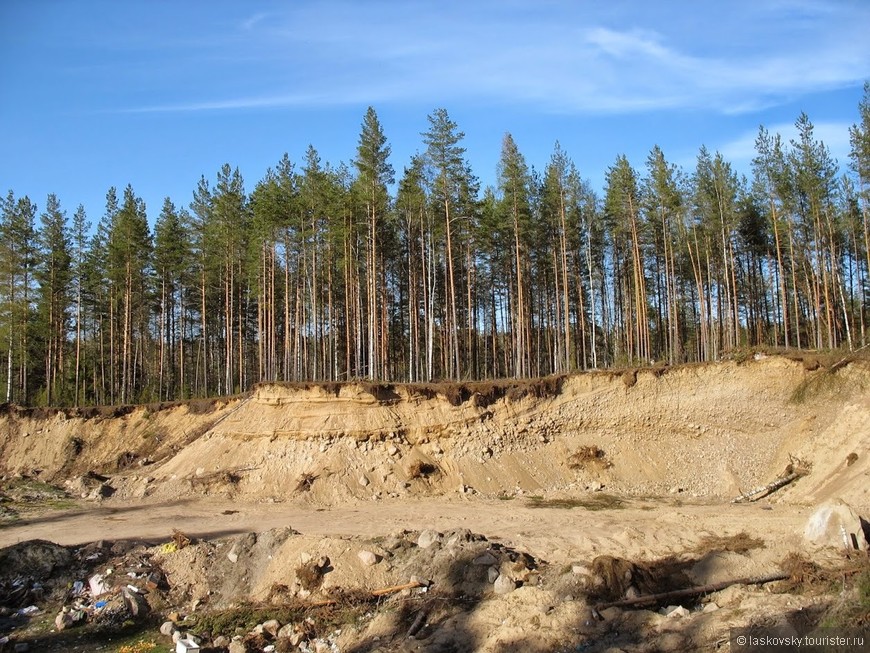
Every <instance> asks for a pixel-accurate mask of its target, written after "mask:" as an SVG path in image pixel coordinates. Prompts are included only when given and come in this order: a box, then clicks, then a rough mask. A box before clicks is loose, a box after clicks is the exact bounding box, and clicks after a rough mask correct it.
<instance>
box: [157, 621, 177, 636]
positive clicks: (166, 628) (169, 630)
mask: <svg viewBox="0 0 870 653" xmlns="http://www.w3.org/2000/svg"><path fill="white" fill-rule="evenodd" d="M176 630H178V628H176V627H175V624H174V623H172V622H171V621H164V622H163V623H162V624H161V625H160V634H161V635H164V636H166V637H172V634H173V633H174V632H175V631H176Z"/></svg>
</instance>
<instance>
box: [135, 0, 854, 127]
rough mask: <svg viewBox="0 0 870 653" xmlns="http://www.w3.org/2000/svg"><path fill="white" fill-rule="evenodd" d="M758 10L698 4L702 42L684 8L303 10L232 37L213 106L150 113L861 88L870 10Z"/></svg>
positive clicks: (656, 103) (736, 104)
mask: <svg viewBox="0 0 870 653" xmlns="http://www.w3.org/2000/svg"><path fill="white" fill-rule="evenodd" d="M760 5H763V7H755V6H754V5H753V4H751V3H748V2H747V3H746V4H744V5H743V6H741V5H740V4H738V11H737V14H738V15H737V16H736V17H735V16H733V15H731V14H729V15H727V16H726V15H724V14H723V15H722V16H719V15H717V14H718V12H719V11H721V9H720V8H718V7H716V6H714V5H710V6H709V7H707V8H706V9H705V8H704V6H703V5H701V8H695V9H694V12H695V13H697V14H698V15H696V16H694V19H695V20H696V23H702V24H704V26H705V28H706V32H705V34H703V35H701V34H698V33H697V31H698V30H697V29H694V28H693V26H694V25H695V23H691V22H690V21H689V16H688V15H686V12H684V13H680V12H677V11H676V10H675V9H674V8H667V7H665V8H663V9H661V10H659V9H658V6H657V11H650V12H649V13H648V14H646V15H643V14H641V13H639V12H637V15H634V13H632V14H628V13H625V14H623V15H617V14H614V13H613V12H612V11H610V12H608V11H607V10H604V9H600V8H595V7H589V6H583V5H577V3H573V2H568V1H565V2H561V1H555V2H550V3H543V4H542V5H540V6H541V7H542V8H541V9H540V10H538V11H530V10H529V9H528V7H525V6H524V5H522V4H512V3H504V2H501V3H499V2H491V3H486V2H484V3H469V4H468V5H459V4H456V3H452V2H447V3H445V4H443V5H439V6H434V5H429V4H423V3H414V2H409V3H401V4H397V3H390V2H381V3H379V2H366V3H351V2H327V3H320V2H318V3H314V2H312V3H299V4H297V5H291V7H292V9H290V10H286V9H285V11H284V13H282V14H268V15H267V14H255V15H253V16H250V17H248V18H247V19H245V20H244V21H243V22H242V27H243V36H244V38H242V39H241V40H240V38H239V34H238V33H236V34H233V35H230V36H228V40H231V41H232V45H233V50H232V52H233V54H234V56H235V57H236V62H237V67H236V68H235V69H233V68H229V69H223V70H221V71H220V76H218V75H216V76H215V84H214V90H213V91H212V90H210V93H212V95H211V97H209V98H206V99H200V98H197V99H194V100H189V101H184V100H181V101H178V102H164V103H161V104H159V105H157V106H151V107H145V109H146V110H148V111H193V110H227V109H245V108H263V107H276V106H299V105H300V104H305V103H309V104H310V105H313V106H317V105H340V104H347V103H348V102H349V101H355V100H356V99H358V98H364V100H363V101H365V102H369V103H379V102H386V101H397V102H403V101H412V102H420V101H426V102H429V103H435V104H443V103H447V102H450V101H452V100H455V99H462V100H470V99H471V100H478V101H484V102H491V103H497V104H502V105H504V104H516V103H523V104H531V105H534V106H536V107H538V108H541V109H543V110H547V111H553V112H571V113H573V112H587V113H606V112H636V111H644V110H650V109H665V108H689V109H704V110H714V111H719V112H722V113H740V112H750V111H755V110H757V109H758V108H760V107H767V106H771V105H774V104H777V103H779V102H781V101H783V100H784V99H792V98H794V97H795V96H799V95H801V94H805V93H812V92H816V91H820V90H830V89H832V88H840V87H844V86H853V85H858V84H860V83H861V82H862V81H863V79H864V77H866V75H867V74H868V72H867V71H868V70H870V39H867V38H866V34H865V33H864V32H865V27H866V25H867V24H870V3H867V4H856V3H851V2H848V1H845V2H840V3H836V2H832V3H828V4H827V5H825V6H820V5H818V4H817V3H807V2H800V3H796V2H783V3H780V4H778V5H771V4H768V3H760ZM705 14H706V15H705ZM810 19H811V20H810ZM615 24H618V25H629V26H630V27H627V28H620V29H616V28H614V27H612V25H615ZM638 24H640V26H639V27H638V26H634V25H638ZM741 27H742V29H743V32H740V31H738V32H734V29H735V28H737V29H740V28H741ZM243 62H247V63H246V65H243ZM257 86H259V87H260V90H259V92H257V90H256V87H257ZM252 87H253V91H252V90H251V89H252ZM239 88H246V89H248V91H247V92H245V91H241V92H240V91H239V90H238V89H239ZM176 92H177V93H181V92H182V91H176ZM351 99H353V100H351Z"/></svg>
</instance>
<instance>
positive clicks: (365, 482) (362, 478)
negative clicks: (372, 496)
mask: <svg viewBox="0 0 870 653" xmlns="http://www.w3.org/2000/svg"><path fill="white" fill-rule="evenodd" d="M369 482H370V481H369V479H368V477H367V476H366V475H365V474H363V475H362V476H360V477H359V484H360V485H362V486H363V487H367V486H368V484H369Z"/></svg>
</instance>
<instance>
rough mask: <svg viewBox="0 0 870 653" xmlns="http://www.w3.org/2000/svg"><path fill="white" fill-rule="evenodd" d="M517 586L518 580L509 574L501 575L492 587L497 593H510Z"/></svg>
mask: <svg viewBox="0 0 870 653" xmlns="http://www.w3.org/2000/svg"><path fill="white" fill-rule="evenodd" d="M516 588H517V584H516V581H514V580H513V579H512V578H510V577H508V576H499V577H498V578H496V580H495V583H493V585H492V589H493V591H494V592H495V593H496V594H510V593H511V592H513V591H514V590H515V589H516Z"/></svg>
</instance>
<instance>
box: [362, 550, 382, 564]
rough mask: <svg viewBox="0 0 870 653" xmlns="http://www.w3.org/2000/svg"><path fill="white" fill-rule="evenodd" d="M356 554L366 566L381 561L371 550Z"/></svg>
mask: <svg viewBox="0 0 870 653" xmlns="http://www.w3.org/2000/svg"><path fill="white" fill-rule="evenodd" d="M356 556H357V558H359V559H360V562H362V563H363V564H364V565H365V566H366V567H374V566H375V565H376V564H378V563H379V562H380V561H381V556H379V555H378V554H376V553H372V552H371V551H360V552H358V553H357V554H356Z"/></svg>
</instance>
